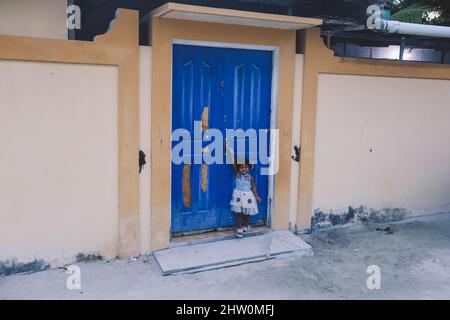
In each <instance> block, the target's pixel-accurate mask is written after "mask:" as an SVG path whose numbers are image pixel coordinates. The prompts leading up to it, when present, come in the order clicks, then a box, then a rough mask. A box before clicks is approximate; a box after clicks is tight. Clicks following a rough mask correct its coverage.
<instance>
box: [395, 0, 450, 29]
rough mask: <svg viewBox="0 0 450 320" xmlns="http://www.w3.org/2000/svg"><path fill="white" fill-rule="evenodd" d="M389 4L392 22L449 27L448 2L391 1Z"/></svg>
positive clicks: (440, 0) (443, 0) (423, 0)
mask: <svg viewBox="0 0 450 320" xmlns="http://www.w3.org/2000/svg"><path fill="white" fill-rule="evenodd" d="M389 2H390V3H392V12H393V14H392V17H391V18H392V20H397V21H401V22H410V23H422V24H439V25H447V26H450V1H449V0H392V1H389ZM436 13H437V14H436Z"/></svg>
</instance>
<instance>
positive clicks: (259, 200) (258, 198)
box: [251, 176, 261, 203]
mask: <svg viewBox="0 0 450 320" xmlns="http://www.w3.org/2000/svg"><path fill="white" fill-rule="evenodd" d="M251 183H252V192H253V194H254V195H255V198H256V201H258V203H259V202H261V197H260V196H259V195H258V191H257V190H256V184H255V180H254V179H253V176H251Z"/></svg>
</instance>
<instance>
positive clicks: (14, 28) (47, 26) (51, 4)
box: [0, 0, 68, 39]
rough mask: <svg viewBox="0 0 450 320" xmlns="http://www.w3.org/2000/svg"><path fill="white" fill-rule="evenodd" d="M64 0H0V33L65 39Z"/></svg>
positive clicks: (65, 7) (66, 32) (65, 6)
mask: <svg viewBox="0 0 450 320" xmlns="http://www.w3.org/2000/svg"><path fill="white" fill-rule="evenodd" d="M66 9H67V1H66V0H1V1H0V34H4V35H15V36H27V37H36V38H54V39H67V36H68V31H67V27H66V19H67V14H66Z"/></svg>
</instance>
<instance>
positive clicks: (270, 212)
mask: <svg viewBox="0 0 450 320" xmlns="http://www.w3.org/2000/svg"><path fill="white" fill-rule="evenodd" d="M177 44H178V45H189V46H200V47H213V48H225V49H244V50H263V51H271V52H272V79H271V80H272V86H271V95H270V130H271V131H272V130H273V129H278V128H277V123H278V88H279V86H278V83H279V76H280V47H279V46H267V45H253V44H244V43H232V42H216V41H200V40H186V39H177V38H174V39H172V43H171V48H172V52H173V46H174V45H177ZM172 77H173V55H172V61H171V72H170V83H171V88H170V92H171V96H170V105H171V108H170V123H171V125H172V116H173V114H172V112H173V107H172V105H173V101H172V97H173V78H172ZM276 148H277V146H276V145H275V143H274V135H273V134H271V135H270V146H269V150H270V156H272V154H274V152H278V149H276ZM275 161H278V157H276V158H275ZM268 179H269V181H268V197H267V217H266V226H268V227H271V225H272V221H273V218H274V217H273V216H274V214H275V213H274V208H275V202H274V199H275V175H269V176H268ZM170 181H171V183H172V166H170ZM170 199H172V186H171V188H170ZM170 212H171V214H170V230H171V229H172V227H171V225H172V201H171V202H170ZM170 234H171V235H172V232H171V231H170ZM170 238H172V237H170Z"/></svg>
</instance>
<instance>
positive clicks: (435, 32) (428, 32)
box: [375, 19, 450, 38]
mask: <svg viewBox="0 0 450 320" xmlns="http://www.w3.org/2000/svg"><path fill="white" fill-rule="evenodd" d="M377 20H378V21H376V22H375V26H376V29H377V30H379V31H383V32H388V33H400V34H409V35H413V36H424V37H436V38H450V27H442V26H432V25H425V24H416V23H405V22H399V21H393V20H384V19H377Z"/></svg>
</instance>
